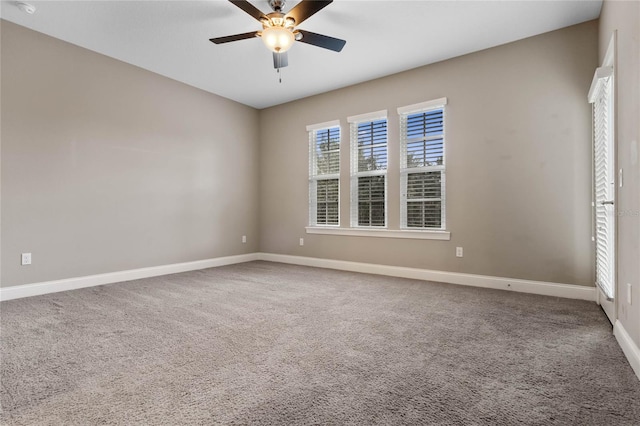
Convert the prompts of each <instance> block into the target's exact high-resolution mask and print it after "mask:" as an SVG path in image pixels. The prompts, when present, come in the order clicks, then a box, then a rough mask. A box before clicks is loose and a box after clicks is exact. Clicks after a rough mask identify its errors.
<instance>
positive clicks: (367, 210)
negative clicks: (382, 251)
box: [347, 111, 387, 227]
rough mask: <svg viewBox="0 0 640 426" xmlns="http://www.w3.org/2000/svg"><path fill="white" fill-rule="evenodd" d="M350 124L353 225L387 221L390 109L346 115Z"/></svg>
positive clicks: (368, 224)
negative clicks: (388, 119)
mask: <svg viewBox="0 0 640 426" xmlns="http://www.w3.org/2000/svg"><path fill="white" fill-rule="evenodd" d="M347 120H348V121H349V123H350V127H351V137H350V140H351V226H352V227H386V225H387V111H378V112H375V113H371V114H363V115H358V116H353V117H349V118H348V119H347Z"/></svg>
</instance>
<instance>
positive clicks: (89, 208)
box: [1, 21, 258, 286]
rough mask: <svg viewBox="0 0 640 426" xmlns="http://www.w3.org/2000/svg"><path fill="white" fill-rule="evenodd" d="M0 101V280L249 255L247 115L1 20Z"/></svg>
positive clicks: (251, 131) (251, 126)
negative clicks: (26, 262) (25, 261)
mask: <svg viewBox="0 0 640 426" xmlns="http://www.w3.org/2000/svg"><path fill="white" fill-rule="evenodd" d="M1 101H2V114H3V115H2V135H1V136H2V276H1V281H2V286H11V285H18V284H25V283H32V282H41V281H48V280H55V279H61V278H67V277H77V276H84V275H91V274H98V273H105V272H112V271H120V270H127V269H132V268H140V267H147V266H155V265H164V264H170V263H176V262H185V261H193V260H200V259H207V258H214V257H220V256H226V255H234V254H241V253H249V252H255V251H256V250H257V248H258V245H257V237H258V232H257V211H258V193H257V188H256V185H255V184H256V182H257V180H258V175H257V166H258V162H257V153H258V146H257V142H258V111H256V110H254V109H252V108H249V107H247V106H244V105H240V104H238V103H235V102H232V101H229V100H227V99H224V98H221V97H219V96H215V95H212V94H209V93H206V92H204V91H200V90H197V89H194V88H192V87H189V86H186V85H184V84H182V83H178V82H176V81H173V80H169V79H167V78H165V77H161V76H159V75H156V74H153V73H151V72H148V71H144V70H142V69H139V68H136V67H134V66H131V65H128V64H125V63H122V62H119V61H116V60H114V59H110V58H107V57H105V56H102V55H99V54H97V53H94V52H90V51H88V50H85V49H82V48H79V47H76V46H73V45H71V44H68V43H65V42H62V41H60V40H56V39H53V38H51V37H48V36H45V35H43V34H40V33H36V32H33V31H31V30H28V29H25V28H23V27H19V26H17V25H15V24H12V23H10V22H6V21H3V22H2V98H1ZM242 235H247V236H248V243H247V244H242V243H241V236H242ZM22 252H31V253H32V254H33V264H32V265H31V266H20V253H22Z"/></svg>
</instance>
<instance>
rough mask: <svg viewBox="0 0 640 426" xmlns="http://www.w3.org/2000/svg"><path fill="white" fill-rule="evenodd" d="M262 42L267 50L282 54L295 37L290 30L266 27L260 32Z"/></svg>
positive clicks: (289, 46)
mask: <svg viewBox="0 0 640 426" xmlns="http://www.w3.org/2000/svg"><path fill="white" fill-rule="evenodd" d="M261 37H262V41H263V43H264V44H265V46H267V48H268V49H269V50H271V51H272V52H275V53H284V52H286V51H287V50H289V49H290V48H291V45H293V42H294V41H295V36H294V35H293V33H292V32H291V30H289V29H287V28H284V27H268V28H265V29H264V30H263V31H262V35H261Z"/></svg>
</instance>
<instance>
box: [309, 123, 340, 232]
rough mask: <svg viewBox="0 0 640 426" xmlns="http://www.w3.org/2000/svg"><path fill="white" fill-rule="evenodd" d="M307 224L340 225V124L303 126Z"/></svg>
mask: <svg viewBox="0 0 640 426" xmlns="http://www.w3.org/2000/svg"><path fill="white" fill-rule="evenodd" d="M307 131H308V132H309V225H310V226H316V225H318V226H323V225H333V226H338V225H340V123H339V122H338V121H332V122H328V123H322V124H316V125H313V126H307Z"/></svg>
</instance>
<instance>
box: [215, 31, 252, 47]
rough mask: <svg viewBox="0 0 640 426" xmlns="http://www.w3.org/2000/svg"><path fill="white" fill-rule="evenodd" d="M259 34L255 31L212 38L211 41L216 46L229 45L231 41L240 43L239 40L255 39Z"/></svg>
mask: <svg viewBox="0 0 640 426" xmlns="http://www.w3.org/2000/svg"><path fill="white" fill-rule="evenodd" d="M257 34H258V33H257V32H256V31H254V32H251V33H242V34H234V35H230V36H224V37H216V38H210V39H209V41H212V42H214V43H215V44H222V43H229V42H230V41H238V40H246V39H248V38H254V37H256V36H257Z"/></svg>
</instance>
